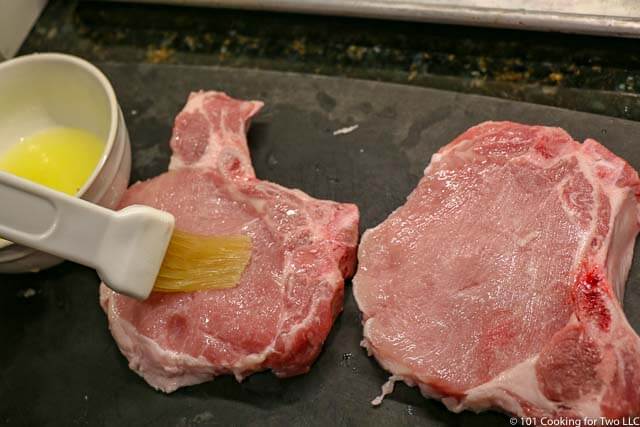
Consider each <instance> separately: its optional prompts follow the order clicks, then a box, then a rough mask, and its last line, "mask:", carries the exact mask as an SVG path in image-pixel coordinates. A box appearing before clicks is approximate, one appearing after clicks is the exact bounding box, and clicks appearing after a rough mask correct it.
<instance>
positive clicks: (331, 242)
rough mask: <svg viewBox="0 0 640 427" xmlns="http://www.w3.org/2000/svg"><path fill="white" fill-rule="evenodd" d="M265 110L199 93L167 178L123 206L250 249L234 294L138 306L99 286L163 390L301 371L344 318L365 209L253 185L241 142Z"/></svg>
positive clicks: (148, 184)
mask: <svg viewBox="0 0 640 427" xmlns="http://www.w3.org/2000/svg"><path fill="white" fill-rule="evenodd" d="M261 107H262V103H261V102H257V101H239V100H235V99H232V98H230V97H228V96H227V95H225V94H222V93H217V92H198V93H192V94H191V95H190V97H189V101H188V102H187V105H186V106H185V107H184V109H183V110H182V112H181V113H180V114H179V115H178V116H177V117H176V122H175V127H174V132H173V136H172V139H171V148H172V150H173V157H172V159H171V165H170V170H169V172H166V173H164V174H162V175H160V176H158V177H156V178H153V179H150V180H148V181H144V182H139V183H137V184H135V185H133V186H132V187H131V188H130V189H129V190H128V191H127V193H126V194H125V196H124V199H123V200H122V202H121V207H125V206H128V205H132V204H144V205H148V206H153V207H155V208H158V209H162V210H165V211H167V212H170V213H172V214H173V215H174V216H175V218H176V227H177V228H178V229H181V230H184V231H187V232H191V233H196V234H202V235H211V234H216V235H229V234H238V233H241V234H245V235H248V236H250V237H251V239H252V242H253V248H252V253H251V261H250V263H249V265H248V267H247V269H246V270H245V271H244V273H243V275H242V278H241V281H240V283H239V285H238V286H237V287H236V288H233V289H226V290H212V291H201V292H195V293H177V294H163V293H152V295H151V297H150V298H149V299H148V300H146V301H144V302H139V301H136V300H133V299H131V298H128V297H125V296H123V295H119V294H117V293H115V292H113V291H111V290H109V289H108V288H107V287H105V286H104V285H102V286H101V289H100V303H101V305H102V307H103V309H104V310H105V312H106V314H107V316H108V318H109V328H110V330H111V333H112V334H113V337H114V338H115V340H116V342H117V344H118V346H119V348H120V350H121V351H122V353H123V354H124V355H125V356H126V357H127V359H128V360H129V366H130V368H131V369H133V370H134V371H135V372H137V373H138V374H140V375H141V376H142V377H143V378H144V379H145V380H146V381H147V382H148V383H149V384H150V385H151V386H153V387H155V388H157V389H160V390H162V391H165V392H171V391H174V390H176V389H177V388H179V387H182V386H185V385H190V384H197V383H201V382H204V381H207V380H210V379H212V378H213V377H215V376H217V375H222V374H233V375H235V377H236V378H237V379H238V381H240V380H242V379H243V378H244V377H245V376H247V375H249V374H251V373H254V372H257V371H262V370H265V369H271V370H272V371H273V372H274V373H275V374H276V375H277V376H280V377H287V376H292V375H298V374H302V373H305V372H307V371H308V370H309V368H310V366H311V364H312V363H313V361H314V360H315V359H316V357H317V356H318V353H319V352H320V349H321V347H322V344H323V343H324V340H325V339H326V337H327V335H328V333H329V330H330V329H331V325H332V324H333V321H334V319H335V318H336V316H337V315H338V314H339V312H340V311H341V310H342V302H343V294H344V291H343V284H344V278H346V277H350V276H351V275H352V274H353V271H354V268H355V249H356V245H357V239H358V220H359V215H358V209H357V207H356V206H355V205H351V204H342V203H336V202H332V201H324V200H316V199H313V198H312V197H310V196H308V195H307V194H305V193H303V192H301V191H299V190H291V189H287V188H283V187H281V186H279V185H277V184H273V183H270V182H267V181H261V180H259V179H257V178H256V177H255V175H254V172H253V168H252V166H251V159H250V157H249V150H248V148H247V144H246V136H245V135H246V130H247V127H248V123H249V120H250V118H251V117H252V116H253V115H254V114H256V113H257V112H258V110H260V108H261ZM132 280H135V278H132Z"/></svg>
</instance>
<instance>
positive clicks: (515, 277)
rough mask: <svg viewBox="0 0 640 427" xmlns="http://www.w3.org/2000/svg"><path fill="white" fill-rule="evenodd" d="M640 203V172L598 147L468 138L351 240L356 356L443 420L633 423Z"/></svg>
mask: <svg viewBox="0 0 640 427" xmlns="http://www.w3.org/2000/svg"><path fill="white" fill-rule="evenodd" d="M639 194H640V180H639V179H638V174H637V173H636V172H635V171H634V170H633V169H632V168H631V167H630V166H629V165H628V164H627V163H626V162H625V161H624V160H622V159H620V158H618V157H616V156H615V155H614V154H612V153H611V152H610V151H608V150H607V149H606V148H605V147H603V146H602V145H600V144H599V143H598V142H596V141H594V140H591V139H588V140H587V141H585V142H584V143H583V144H579V143H578V142H576V141H574V140H573V139H572V138H571V137H570V136H569V135H568V134H567V133H566V132H564V131H563V130H562V129H558V128H549V127H541V126H525V125H520V124H517V123H509V122H498V123H495V122H487V123H483V124H480V125H478V126H475V127H473V128H471V129H469V130H468V131H466V132H465V133H463V134H462V135H460V136H459V137H458V138H456V139H455V140H454V141H453V142H451V143H450V144H448V145H447V146H445V147H444V148H442V149H441V150H440V151H439V152H438V153H437V154H435V155H434V156H433V158H432V160H431V163H430V165H429V166H428V167H427V168H426V170H425V173H424V177H423V178H422V180H421V181H420V183H419V184H418V186H417V188H416V189H415V190H414V191H413V192H412V193H411V195H409V197H408V199H407V202H406V204H405V205H404V206H402V207H400V208H398V209H397V210H396V211H395V212H393V213H392V214H391V215H390V216H389V217H388V218H387V219H386V220H385V221H384V222H383V223H381V224H380V225H378V226H377V227H375V228H373V229H370V230H368V231H366V232H365V234H364V235H363V238H362V242H361V244H360V249H359V268H358V272H357V274H356V276H355V278H354V293H355V297H356V301H357V303H358V306H359V307H360V309H361V310H362V312H363V320H364V341H363V345H364V346H365V347H366V348H367V349H368V350H369V351H370V353H371V354H373V356H375V357H376V359H377V360H378V361H379V362H380V364H381V365H382V366H383V367H384V368H386V369H387V370H389V371H390V372H391V373H392V374H393V375H394V376H393V377H392V380H391V383H390V385H392V384H393V381H395V380H404V381H405V382H406V383H408V384H410V385H417V386H419V387H420V390H421V391H422V393H423V394H424V395H425V396H429V397H433V398H437V399H441V400H442V401H443V402H444V404H445V405H446V406H447V407H448V408H449V409H450V410H452V411H455V412H458V411H461V410H464V409H471V410H474V411H482V410H486V409H490V408H494V409H501V410H503V411H506V412H509V413H512V414H515V415H519V416H539V417H541V416H547V417H560V416H565V417H566V416H570V417H595V418H597V417H601V416H603V417H611V418H616V417H622V416H630V415H640V339H639V337H638V335H637V334H636V333H635V332H634V331H633V329H632V328H631V327H630V325H629V323H628V322H627V319H626V317H625V315H624V313H623V311H622V306H621V305H622V297H623V294H624V286H625V281H626V278H627V274H628V271H629V267H630V264H631V257H632V252H633V244H634V241H635V237H636V235H637V233H638V231H639V229H640V226H639V222H638V220H639V207H638V206H639V205H638V195H639ZM389 389H390V387H389V386H387V387H385V388H384V391H385V393H386V392H389V391H390V390H389ZM376 403H377V402H376Z"/></svg>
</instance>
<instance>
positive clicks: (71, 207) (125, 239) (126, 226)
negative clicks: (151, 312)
mask: <svg viewBox="0 0 640 427" xmlns="http://www.w3.org/2000/svg"><path fill="white" fill-rule="evenodd" d="M173 227H174V218H173V216H172V215H171V214H168V213H166V212H162V211H159V210H157V209H153V208H150V207H147V206H129V207H127V208H125V209H123V210H121V211H119V212H114V211H111V210H109V209H105V208H103V207H100V206H98V205H95V204H93V203H90V202H87V201H84V200H82V199H79V198H76V197H71V196H68V195H66V194H64V193H60V192H58V191H54V190H51V189H49V188H46V187H43V186H41V185H38V184H34V183H32V182H30V181H27V180H24V179H21V178H18V177H15V176H13V175H10V174H8V173H4V172H0V237H2V238H5V239H7V240H11V241H12V242H15V243H19V244H21V245H24V246H28V247H31V248H34V249H38V250H40V251H43V252H47V253H50V254H52V255H55V256H58V257H60V258H64V259H68V260H71V261H75V262H77V263H78V264H82V265H85V266H88V267H92V268H95V269H96V270H97V271H98V275H99V276H100V278H101V279H102V280H103V281H104V282H105V284H107V285H108V286H109V287H110V288H112V289H113V290H115V291H117V292H121V293H124V294H127V295H130V296H133V297H135V298H140V299H144V298H146V297H147V296H148V295H149V293H150V292H151V289H152V288H153V284H154V282H155V280H156V277H157V275H158V272H159V271H160V266H161V265H162V261H163V259H164V255H165V252H166V250H167V246H168V244H169V241H170V240H171V236H172V234H173Z"/></svg>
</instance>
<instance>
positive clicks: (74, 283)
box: [0, 64, 640, 426]
mask: <svg viewBox="0 0 640 427" xmlns="http://www.w3.org/2000/svg"><path fill="white" fill-rule="evenodd" d="M99 65H100V66H101V68H102V69H103V70H104V71H105V72H106V74H107V75H108V77H109V78H110V79H111V81H112V82H113V85H114V87H115V90H116V92H117V95H118V98H119V101H120V105H121V106H122V110H123V112H124V114H125V117H126V121H127V124H128V128H129V132H130V135H131V142H132V146H133V156H134V161H133V176H132V180H133V181H136V180H140V179H146V178H150V177H153V176H155V175H158V174H160V173H162V172H164V171H165V170H166V168H167V164H168V160H169V146H168V140H169V136H170V132H171V126H172V123H173V118H174V117H175V115H176V113H177V112H178V111H179V110H180V109H181V108H182V106H183V104H184V102H185V100H186V98H187V95H188V94H189V92H190V91H192V90H198V89H216V90H223V91H225V92H227V93H229V94H230V95H232V96H235V97H239V98H252V99H261V100H264V101H265V102H266V107H265V108H264V110H263V111H262V112H261V113H260V114H259V115H258V116H257V117H256V118H255V120H254V122H253V125H252V128H251V131H250V132H249V140H250V147H251V154H252V157H253V164H254V166H255V169H256V173H257V175H258V176H259V177H260V178H263V179H268V180H270V181H274V182H277V183H279V184H282V185H284V186H287V187H297V188H300V189H302V190H304V191H305V192H307V193H309V194H311V195H312V196H314V197H318V198H327V199H334V200H338V201H344V202H354V203H356V204H357V205H358V206H359V207H360V210H361V213H362V221H361V229H362V230H364V229H366V228H369V227H372V226H374V225H376V224H378V223H379V222H380V221H382V220H383V219H384V218H385V217H386V216H387V215H388V214H389V213H390V212H391V211H392V210H393V209H395V208H396V207H397V206H399V205H400V204H402V203H403V201H404V199H405V197H406V196H407V194H409V192H410V191H411V189H412V188H413V187H414V186H415V185H416V183H417V182H418V180H419V178H420V176H421V175H422V170H423V169H424V167H425V166H426V164H427V163H428V161H429V158H430V156H431V154H432V153H433V152H434V151H436V150H437V149H438V147H440V146H442V145H444V144H446V143H448V142H449V141H450V140H451V139H452V138H454V137H455V136H456V135H458V134H459V133H461V132H462V131H464V130H465V129H467V128H468V127H469V126H472V125H474V124H476V123H479V122H482V121H484V120H516V121H520V122H524V123H530V124H544V125H552V126H561V127H563V128H565V129H567V130H568V131H569V132H570V133H571V134H572V135H573V136H574V138H576V139H578V140H583V139H584V138H586V137H594V138H596V139H598V140H600V141H601V142H602V143H603V144H604V145H606V146H607V147H609V148H610V149H611V150H613V151H614V152H615V153H616V154H618V155H620V156H622V157H624V158H626V159H627V160H628V161H630V162H631V164H632V165H633V166H634V167H636V168H639V167H640V123H635V122H629V121H623V120H619V119H613V118H608V117H603V116H596V115H590V114H584V113H577V112H573V111H565V110H560V109H554V108H549V107H543V106H536V105H531V104H524V103H517V102H510V101H503V100H497V99H492V98H486V97H480V96H472V95H464V94H458V93H450V92H444V91H438V90H430V89H422V88H416V87H409V86H401V85H393V84H385V83H379V82H367V81H357V80H349V79H340V78H326V77H316V76H307V75H297V74H284V73H275V72H265V71H257V70H256V71H254V70H236V69H226V68H211V67H188V66H169V65H122V64H99ZM61 102H64V100H61ZM354 124H358V125H359V127H358V128H357V129H356V130H355V131H353V132H351V133H349V134H346V135H338V136H334V135H333V131H335V130H337V129H340V128H343V127H346V126H351V125H354ZM636 252H637V251H636ZM638 264H639V257H638V256H636V257H635V258H634V264H633V268H632V271H631V274H630V280H629V284H628V287H627V293H626V298H625V307H626V312H627V314H628V316H629V318H630V321H631V324H632V325H633V327H634V328H635V329H636V330H640V307H639V305H640V287H639V285H640V277H639V273H640V268H638ZM31 289H32V290H34V291H35V295H33V296H30V297H29V295H30V294H31V293H32V291H30V290H31ZM345 294H346V301H345V309H344V312H343V313H342V315H341V316H340V317H339V318H338V320H337V321H336V323H335V325H334V327H333V330H332V332H331V335H330V336H329V338H328V339H327V342H326V344H325V347H324V350H323V352H322V354H321V355H320V357H319V359H318V361H317V362H316V363H315V364H314V365H313V367H312V369H311V372H310V373H309V374H307V375H303V376H299V377H296V378H291V379H287V380H279V379H276V378H275V377H274V376H273V375H271V374H269V373H261V374H256V375H253V376H251V377H249V378H248V379H247V380H245V382H244V383H242V384H238V383H236V381H235V380H234V379H232V378H230V377H221V378H218V379H216V380H215V381H213V382H210V383H206V384H202V385H197V386H193V387H187V388H183V389H181V390H179V391H177V392H175V393H173V394H171V395H164V394H162V393H159V392H156V391H154V390H153V389H151V387H149V386H148V385H147V384H146V383H145V382H144V381H143V380H142V379H140V378H139V377H138V376H137V375H136V374H134V373H133V372H132V371H130V370H129V369H128V368H127V363H126V361H125V359H124V357H123V356H122V355H121V354H120V353H119V351H118V349H117V348H116V345H115V343H114V341H113V340H112V338H111V336H110V334H109V332H108V331H107V322H106V319H105V316H104V315H103V313H102V310H101V309H100V307H99V306H98V279H97V276H96V275H95V273H94V272H93V271H91V270H89V269H87V268H83V267H79V266H77V265H74V264H71V263H64V264H62V265H60V266H58V267H56V268H53V269H51V270H49V271H46V272H42V273H39V274H27V275H15V276H9V275H4V276H0V372H1V374H0V424H7V425H63V426H70V425H78V424H79V425H108V426H121V425H153V426H161V425H175V426H195V425H269V426H285V425H303V426H307V425H309V426H316V425H317V426H325V425H332V426H333V425H336V426H343V425H344V426H351V425H362V426H365V425H376V426H378V425H379V426H385V425H418V424H419V425H423V426H442V425H451V426H458V425H465V426H466V425H475V426H486V425H503V424H505V425H508V418H507V417H505V416H503V415H500V414H497V413H484V414H481V415H475V414H472V413H463V414H459V415H458V414H453V413H451V412H448V411H447V410H446V409H445V408H444V406H443V405H442V404H440V403H439V402H436V401H433V400H427V399H424V398H422V397H421V395H420V393H419V392H418V391H417V390H416V389H411V388H409V387H406V386H404V385H398V386H397V387H396V391H395V392H394V393H393V394H392V395H391V396H389V397H387V398H386V399H385V401H384V403H383V405H382V406H381V407H379V408H373V407H371V405H370V404H369V402H370V400H371V399H372V398H374V397H375V396H376V395H377V394H378V393H379V390H380V385H381V384H382V383H383V382H384V381H385V380H386V379H387V373H385V372H384V371H383V370H382V369H381V368H379V367H378V365H377V364H376V362H375V361H374V360H373V359H371V358H368V357H367V356H366V353H365V352H364V351H363V350H362V349H361V348H360V347H359V342H360V339H361V327H360V318H359V313H358V310H357V308H356V306H355V303H354V300H353V297H352V294H351V284H350V283H348V284H347V289H346V292H345ZM452 337H455V331H452Z"/></svg>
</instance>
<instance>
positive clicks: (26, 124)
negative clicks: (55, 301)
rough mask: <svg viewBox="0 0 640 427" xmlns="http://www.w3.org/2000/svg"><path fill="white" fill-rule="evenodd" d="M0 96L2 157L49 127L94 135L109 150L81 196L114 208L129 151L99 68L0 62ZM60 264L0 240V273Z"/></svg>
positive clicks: (49, 58)
mask: <svg viewBox="0 0 640 427" xmlns="http://www.w3.org/2000/svg"><path fill="white" fill-rule="evenodd" d="M0 94H2V95H1V96H0V155H1V154H2V153H3V152H4V151H5V150H7V149H8V148H9V147H10V146H11V145H12V144H15V143H16V142H17V141H19V139H20V138H21V137H25V136H28V135H30V134H32V133H34V132H37V131H39V130H42V129H45V128H47V127H51V126H70V127H75V128H81V129H85V130H87V131H90V132H92V133H94V134H95V135H97V136H98V137H99V138H101V139H103V140H104V142H105V149H104V152H103V153H102V157H101V159H100V162H99V163H98V166H97V167H96V169H95V170H94V171H93V174H92V175H91V177H90V178H89V180H88V181H87V182H86V183H85V185H84V186H83V187H82V188H81V189H80V191H79V192H78V194H77V197H81V198H83V199H85V200H88V201H90V202H94V203H96V204H99V205H101V206H104V207H107V208H110V209H113V208H115V207H116V205H117V204H118V202H119V201H120V198H121V197H122V195H123V194H124V192H125V190H126V188H127V185H128V183H129V176H130V173H131V147H130V145H129V135H128V133H127V128H126V125H125V123H124V118H123V116H122V111H120V107H119V106H118V102H117V100H116V96H115V93H114V91H113V88H112V87H111V84H110V83H109V80H107V78H106V77H105V75H104V74H102V72H100V70H98V69H97V68H96V67H95V66H93V65H92V64H90V63H89V62H87V61H85V60H83V59H80V58H78V57H75V56H71V55H63V54H58V53H43V54H33V55H26V56H22V57H19V58H15V59H12V60H9V61H6V62H2V63H0ZM0 209H2V201H1V200H0ZM25 215H29V213H28V212H25ZM61 261H62V260H60V259H59V258H56V257H54V256H51V255H49V254H45V253H42V252H38V251H35V250H33V249H30V248H26V247H24V246H20V245H17V244H14V243H10V242H7V241H6V240H0V273H21V272H27V271H39V270H42V269H44V268H48V267H51V266H53V265H56V264H58V263H60V262H61Z"/></svg>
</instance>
